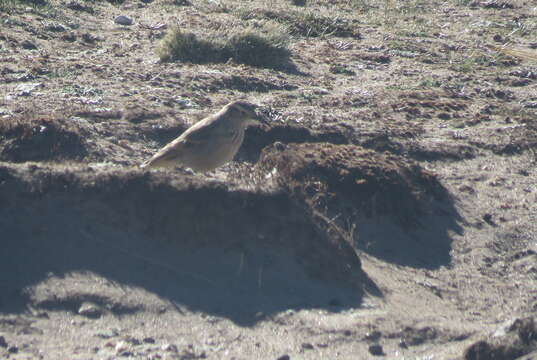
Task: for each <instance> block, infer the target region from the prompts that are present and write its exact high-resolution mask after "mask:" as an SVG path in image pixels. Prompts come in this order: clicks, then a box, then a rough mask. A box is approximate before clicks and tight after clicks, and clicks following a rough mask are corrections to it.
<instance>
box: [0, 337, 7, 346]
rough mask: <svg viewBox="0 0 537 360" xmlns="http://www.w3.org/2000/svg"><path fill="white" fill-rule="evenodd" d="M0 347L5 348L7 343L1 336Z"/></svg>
mask: <svg viewBox="0 0 537 360" xmlns="http://www.w3.org/2000/svg"><path fill="white" fill-rule="evenodd" d="M0 347H3V348H7V342H6V339H5V338H4V337H3V336H0Z"/></svg>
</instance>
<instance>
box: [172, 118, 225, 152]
mask: <svg viewBox="0 0 537 360" xmlns="http://www.w3.org/2000/svg"><path fill="white" fill-rule="evenodd" d="M216 115H218V114H215V115H211V116H209V117H208V118H205V119H203V120H201V121H199V122H197V123H196V124H194V125H192V126H191V127H190V128H188V129H187V130H186V131H185V132H184V133H183V134H181V136H180V137H179V138H177V140H179V139H181V138H182V141H184V142H185V144H189V143H191V144H202V143H206V142H209V141H214V139H215V138H220V139H221V138H225V137H233V131H230V129H229V128H228V127H226V126H224V124H225V122H223V121H221V120H223V119H219V120H220V121H216V120H217V119H218V117H217V116H216ZM187 146H188V145H187Z"/></svg>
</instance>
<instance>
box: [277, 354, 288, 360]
mask: <svg viewBox="0 0 537 360" xmlns="http://www.w3.org/2000/svg"><path fill="white" fill-rule="evenodd" d="M276 360H291V357H290V356H289V355H287V354H285V355H282V356H280V357H279V358H278V359H276Z"/></svg>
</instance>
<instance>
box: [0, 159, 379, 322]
mask: <svg viewBox="0 0 537 360" xmlns="http://www.w3.org/2000/svg"><path fill="white" fill-rule="evenodd" d="M0 184H1V185H0V200H1V202H2V208H1V210H0V227H1V228H2V234H3V235H2V251H1V252H0V273H1V274H2V278H1V279H0V281H1V284H0V285H1V287H2V289H3V291H2V292H1V295H0V309H1V311H2V312H20V311H23V310H24V309H25V308H26V307H27V306H28V305H32V306H35V307H44V308H49V309H50V308H65V307H66V306H67V308H70V309H71V310H73V311H76V308H77V306H78V305H80V304H81V303H82V302H84V301H93V302H95V301H97V302H103V301H104V302H106V301H109V302H110V303H112V304H115V305H114V306H111V307H112V308H114V307H115V308H116V309H117V310H118V314H121V313H123V312H129V311H136V309H135V308H132V309H130V308H129V306H127V305H125V306H122V305H121V302H122V301H123V300H122V297H121V296H119V297H118V298H116V299H108V300H106V299H101V300H99V299H100V298H99V299H98V297H99V294H100V291H99V288H98V286H96V285H92V286H88V287H87V288H83V289H82V290H81V289H78V290H76V291H75V290H73V293H72V294H69V293H67V294H64V295H63V296H61V297H60V296H59V295H58V293H57V291H55V289H50V290H48V292H46V294H45V295H43V294H41V295H40V296H38V297H36V296H34V294H33V289H34V286H38V285H39V283H42V282H44V281H47V279H49V278H52V277H54V278H57V277H59V278H62V277H69V274H71V273H73V272H76V273H80V272H89V273H94V274H96V275H98V276H101V277H104V278H106V279H107V280H109V281H111V282H113V283H116V284H117V286H118V287H121V286H124V285H127V286H132V287H138V288H143V289H145V290H147V291H149V292H151V293H154V294H156V295H157V296H159V297H161V298H163V299H167V300H168V301H170V302H172V303H174V304H176V305H177V306H178V307H179V308H182V307H186V308H188V309H189V310H192V311H200V312H203V313H208V314H213V315H218V316H223V317H227V318H229V319H231V320H232V321H234V322H236V323H238V324H241V325H244V326H250V325H253V324H255V323H256V322H257V321H259V320H261V319H263V318H264V317H267V316H270V315H271V314H274V313H277V312H280V311H285V310H288V309H303V308H324V309H327V310H330V311H339V310H343V309H348V308H352V307H359V306H360V305H361V301H362V297H363V294H364V291H368V292H372V293H377V294H379V291H378V289H376V287H375V286H374V284H373V283H372V282H371V280H369V279H368V278H367V276H366V275H365V274H364V273H363V271H362V270H361V263H360V260H359V259H358V257H357V255H356V253H355V251H354V250H353V249H352V247H351V246H350V245H349V244H347V243H346V242H345V241H342V240H341V239H338V238H336V237H333V236H329V234H327V233H326V232H325V231H324V230H323V228H322V227H321V226H318V224H316V221H315V219H314V217H311V216H310V215H308V212H307V211H305V209H303V208H301V207H300V206H299V205H297V204H296V203H294V202H293V201H292V200H291V199H290V198H289V197H288V196H287V194H285V193H282V192H265V191H246V190H231V189H229V188H228V187H227V186H226V185H225V184H223V183H220V182H216V181H210V180H207V179H200V178H197V177H189V176H177V174H175V176H174V177H172V176H169V175H168V174H166V173H157V174H150V173H142V172H140V171H138V170H132V171H126V170H115V171H110V170H108V171H107V170H95V169H92V168H90V167H84V168H76V167H69V168H67V167H47V166H41V165H40V166H37V165H6V164H4V165H2V166H0ZM56 290H57V289H56ZM64 290H65V289H64ZM96 296H97V297H96ZM124 296H125V297H128V296H129V295H128V294H125V295H124ZM129 309H130V310H129Z"/></svg>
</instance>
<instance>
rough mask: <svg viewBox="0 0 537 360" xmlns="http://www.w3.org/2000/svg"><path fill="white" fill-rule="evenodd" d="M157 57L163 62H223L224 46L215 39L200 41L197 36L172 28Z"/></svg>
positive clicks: (163, 40) (164, 39) (158, 50)
mask: <svg viewBox="0 0 537 360" xmlns="http://www.w3.org/2000/svg"><path fill="white" fill-rule="evenodd" d="M157 55H158V56H159V57H160V60H161V61H183V62H191V63H195V64H205V63H210V62H222V61H224V57H223V46H222V44H221V43H219V42H217V41H216V40H214V39H199V38H198V37H197V36H196V34H193V33H185V32H182V31H181V29H180V28H179V27H175V28H172V29H171V30H170V31H169V32H168V33H167V34H166V36H165V37H164V38H163V39H162V43H161V45H160V47H159V48H158V49H157Z"/></svg>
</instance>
